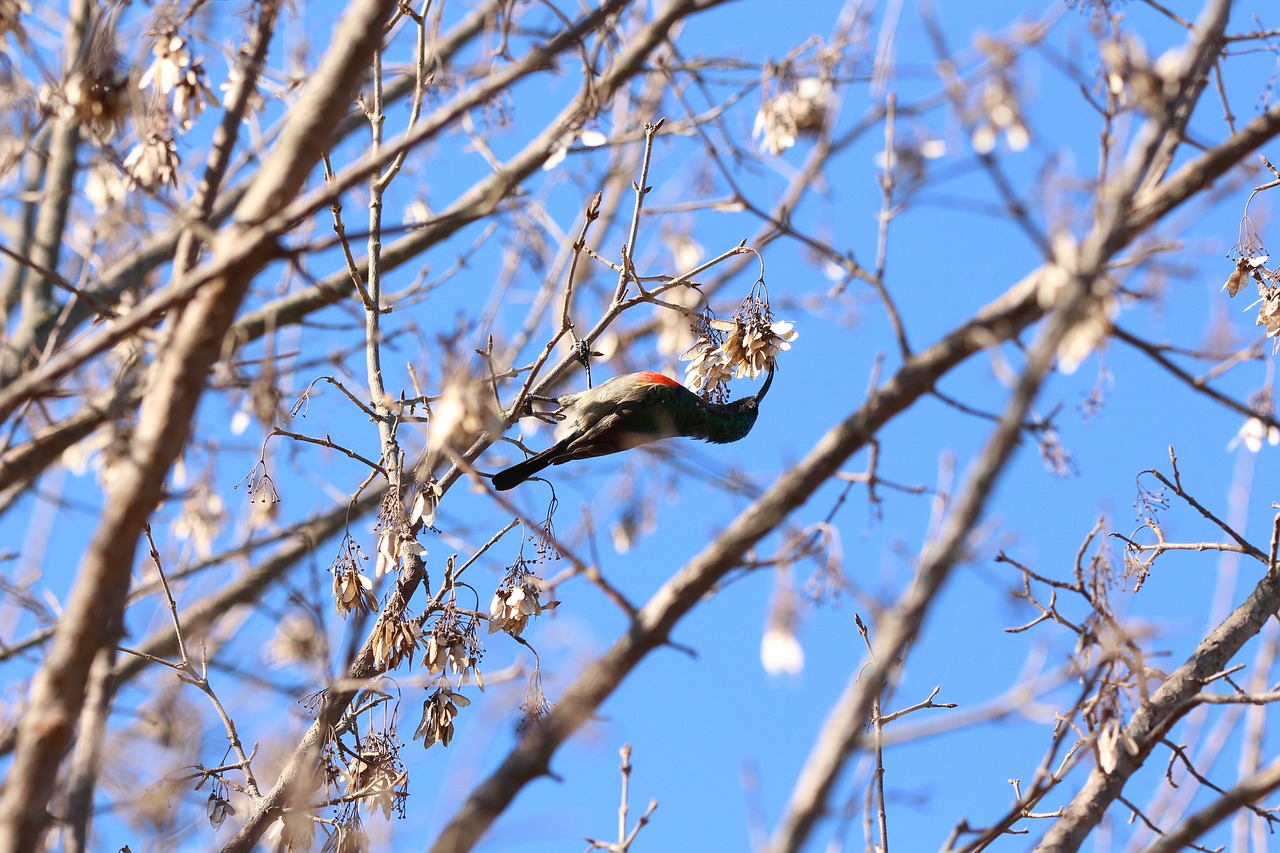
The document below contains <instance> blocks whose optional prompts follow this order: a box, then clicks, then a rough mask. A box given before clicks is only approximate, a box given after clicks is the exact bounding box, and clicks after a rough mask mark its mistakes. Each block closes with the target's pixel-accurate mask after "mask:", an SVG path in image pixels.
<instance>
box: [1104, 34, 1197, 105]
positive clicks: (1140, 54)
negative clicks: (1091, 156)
mask: <svg viewBox="0 0 1280 853" xmlns="http://www.w3.org/2000/svg"><path fill="white" fill-rule="evenodd" d="M1098 48H1099V53H1100V55H1101V57H1102V65H1103V67H1102V77H1103V80H1104V81H1105V83H1106V87H1107V92H1108V93H1110V95H1111V96H1112V97H1114V98H1116V100H1117V101H1118V102H1119V106H1120V107H1121V108H1122V109H1123V108H1128V107H1137V108H1138V109H1140V110H1142V111H1143V112H1144V113H1147V114H1148V115H1159V114H1160V113H1162V112H1164V110H1165V109H1166V105H1167V104H1168V102H1169V101H1170V100H1171V99H1173V98H1176V97H1177V96H1178V88H1179V86H1178V83H1177V81H1176V80H1174V79H1170V78H1167V77H1166V76H1165V74H1164V71H1165V70H1166V69H1163V68H1162V67H1161V64H1160V61H1157V62H1156V64H1155V65H1154V66H1153V65H1152V64H1151V60H1150V59H1149V58H1148V56H1147V49H1146V47H1144V46H1143V44H1142V42H1141V41H1140V40H1139V39H1138V38H1137V37H1136V36H1134V35H1132V34H1131V33H1124V34H1122V35H1120V36H1117V37H1116V38H1110V39H1105V40H1104V41H1102V42H1101V43H1100V44H1099V45H1098Z"/></svg>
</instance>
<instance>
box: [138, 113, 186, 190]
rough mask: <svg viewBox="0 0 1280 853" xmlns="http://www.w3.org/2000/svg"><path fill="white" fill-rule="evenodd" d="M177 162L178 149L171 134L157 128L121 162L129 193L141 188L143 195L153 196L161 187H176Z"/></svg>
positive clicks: (165, 128) (179, 162) (179, 159)
mask: <svg viewBox="0 0 1280 853" xmlns="http://www.w3.org/2000/svg"><path fill="white" fill-rule="evenodd" d="M181 162H182V161H181V158H179V157H178V146H177V145H176V144H175V143H174V141H173V132H172V131H171V130H170V129H169V128H167V127H163V126H159V125H157V126H156V127H154V128H153V129H151V130H149V131H148V132H147V133H146V135H145V136H144V137H143V138H142V140H141V141H139V142H138V144H137V145H135V146H133V150H132V151H130V152H129V155H128V156H127V157H125V158H124V171H125V174H126V175H128V176H129V183H128V185H129V189H131V190H132V189H135V188H137V187H142V188H143V189H144V190H146V191H147V192H149V193H154V192H156V191H157V190H159V189H160V188H161V187H162V186H164V185H165V184H168V185H169V186H174V187H176V186H177V185H178V166H180V165H181Z"/></svg>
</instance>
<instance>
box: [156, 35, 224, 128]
mask: <svg viewBox="0 0 1280 853" xmlns="http://www.w3.org/2000/svg"><path fill="white" fill-rule="evenodd" d="M151 53H152V55H153V56H154V57H155V58H154V59H153V60H152V61H151V66H150V67H149V68H147V70H146V71H145V72H144V73H143V75H142V78H141V79H140V80H139V81H138V88H139V89H146V88H148V87H154V88H155V89H156V90H158V91H159V92H160V94H161V95H165V96H167V95H168V94H169V93H170V92H172V93H173V114H174V116H175V117H176V118H177V119H178V123H179V125H180V126H181V127H182V129H183V130H190V129H191V125H192V124H193V123H194V122H195V120H196V119H197V118H198V117H199V116H200V113H201V112H203V111H204V108H205V107H206V106H211V107H216V106H217V105H218V99H217V97H215V96H214V94H213V90H212V89H210V88H209V84H208V82H207V81H206V78H205V73H204V69H203V68H202V67H201V66H200V60H199V59H194V60H193V59H192V57H191V54H190V52H189V51H188V50H187V40H186V39H185V38H183V37H182V36H180V35H178V34H177V33H176V32H172V31H169V32H165V33H161V34H160V35H159V36H158V37H157V38H156V41H155V44H154V45H153V46H152V48H151Z"/></svg>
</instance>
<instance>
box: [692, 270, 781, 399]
mask: <svg viewBox="0 0 1280 853" xmlns="http://www.w3.org/2000/svg"><path fill="white" fill-rule="evenodd" d="M759 284H763V282H761V283H759ZM759 284H758V285H757V287H755V288H752V291H751V295H749V296H748V297H747V298H746V299H744V300H743V301H742V304H741V305H739V306H738V310H737V311H735V312H734V314H733V319H732V320H729V321H725V320H716V319H713V318H709V317H705V316H704V317H703V318H701V319H700V320H699V321H698V323H696V324H695V326H694V332H695V333H696V334H698V336H699V338H698V342H697V343H695V344H694V345H693V346H692V347H690V348H689V349H688V350H686V351H685V353H684V354H683V355H681V356H680V358H681V360H682V361H688V362H689V365H688V366H687V367H685V382H686V384H688V385H689V387H691V388H692V389H693V390H694V391H695V392H697V393H699V394H701V395H702V396H703V397H704V398H706V399H708V400H714V401H716V402H723V401H724V399H726V398H727V396H728V391H727V389H726V388H725V386H726V384H727V383H728V382H729V380H730V378H738V379H741V378H743V377H750V378H752V379H755V378H756V377H758V376H759V375H760V374H761V373H764V372H766V371H768V370H771V369H773V367H774V364H775V363H776V361H777V358H778V353H780V352H782V351H784V350H789V349H791V342H792V341H794V340H795V339H796V338H798V337H800V333H799V332H797V331H796V330H795V324H793V323H790V322H786V321H781V322H775V321H774V319H773V314H772V312H771V311H770V309H769V298H768V294H767V293H765V294H764V295H763V296H761V295H760V294H761V293H762V291H763V288H762V287H760V286H759Z"/></svg>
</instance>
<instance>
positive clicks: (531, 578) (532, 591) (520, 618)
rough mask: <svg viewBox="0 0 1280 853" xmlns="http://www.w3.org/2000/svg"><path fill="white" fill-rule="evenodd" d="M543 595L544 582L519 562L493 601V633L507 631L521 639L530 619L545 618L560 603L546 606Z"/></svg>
mask: <svg viewBox="0 0 1280 853" xmlns="http://www.w3.org/2000/svg"><path fill="white" fill-rule="evenodd" d="M541 595H542V581H541V579H540V578H538V577H537V575H535V574H534V573H533V572H531V571H529V570H528V569H526V568H525V567H524V564H523V563H517V564H516V565H515V566H513V567H512V568H511V569H510V570H508V572H507V576H506V577H505V578H504V579H503V581H502V585H501V586H499V587H498V589H497V590H496V591H495V592H494V593H493V600H492V601H490V602H489V633H490V634H495V633H497V632H498V631H506V632H507V633H508V634H510V635H511V636H513V637H519V636H520V634H521V633H523V632H524V629H525V628H526V627H527V626H528V624H529V619H530V618H534V617H537V616H541V615H542V613H543V611H550V610H554V609H555V608H556V606H557V605H559V604H560V602H558V601H549V602H547V603H546V604H543V603H542V601H541V600H540V598H541Z"/></svg>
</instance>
